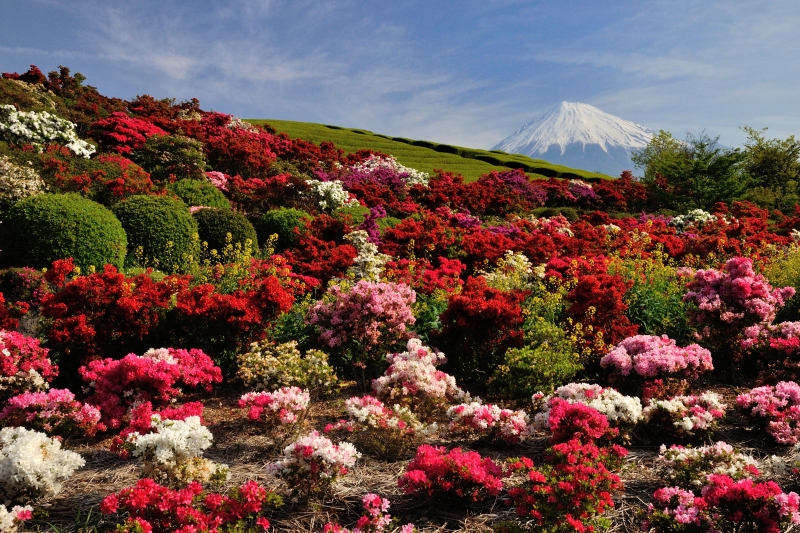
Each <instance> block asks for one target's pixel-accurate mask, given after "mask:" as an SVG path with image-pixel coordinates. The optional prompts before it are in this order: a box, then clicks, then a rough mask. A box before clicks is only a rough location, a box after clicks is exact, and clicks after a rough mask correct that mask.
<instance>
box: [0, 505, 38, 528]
mask: <svg viewBox="0 0 800 533" xmlns="http://www.w3.org/2000/svg"><path fill="white" fill-rule="evenodd" d="M32 517H33V507H31V506H30V505H26V506H25V507H22V506H20V505H15V506H14V507H12V508H11V510H10V511H9V510H8V509H6V506H5V505H3V504H0V533H16V531H17V530H18V529H19V526H20V525H22V523H23V522H24V521H25V520H30V519H31V518H32Z"/></svg>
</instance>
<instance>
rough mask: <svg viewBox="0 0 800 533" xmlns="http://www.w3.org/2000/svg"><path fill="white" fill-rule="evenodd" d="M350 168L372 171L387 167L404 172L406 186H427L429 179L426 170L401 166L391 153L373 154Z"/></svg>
mask: <svg viewBox="0 0 800 533" xmlns="http://www.w3.org/2000/svg"><path fill="white" fill-rule="evenodd" d="M350 168H352V169H353V170H357V171H360V172H373V171H375V170H378V169H380V168H387V169H389V170H393V171H394V172H397V173H398V174H406V178H405V180H404V181H405V183H406V185H407V186H408V187H411V186H413V185H422V186H423V187H427V186H428V183H429V182H430V179H431V175H430V174H428V173H427V172H420V171H419V170H416V169H413V168H410V167H406V166H403V165H401V164H400V163H398V162H397V159H395V158H394V156H391V155H390V156H386V157H382V156H378V155H374V154H373V155H370V156H369V157H368V158H366V159H365V160H364V161H362V162H361V163H358V164H356V165H353V166H352V167H350Z"/></svg>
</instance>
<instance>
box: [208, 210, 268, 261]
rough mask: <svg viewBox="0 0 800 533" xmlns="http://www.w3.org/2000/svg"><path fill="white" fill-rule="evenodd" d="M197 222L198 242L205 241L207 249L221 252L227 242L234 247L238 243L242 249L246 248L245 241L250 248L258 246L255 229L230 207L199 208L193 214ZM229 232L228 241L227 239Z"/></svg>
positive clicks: (253, 248)
mask: <svg viewBox="0 0 800 533" xmlns="http://www.w3.org/2000/svg"><path fill="white" fill-rule="evenodd" d="M193 216H194V219H195V221H196V222H197V233H198V234H199V235H200V242H201V243H202V242H207V243H208V249H209V250H217V251H218V252H222V251H223V250H224V249H225V247H226V246H227V245H228V244H231V245H233V246H234V247H235V246H236V245H237V244H238V245H240V246H241V249H242V250H245V249H246V246H247V241H250V242H249V248H250V250H255V249H256V247H257V246H258V237H257V236H256V230H255V228H253V225H252V224H250V221H249V220H247V218H246V217H245V216H244V215H243V214H241V213H234V212H233V211H231V210H230V209H219V208H214V207H209V208H206V209H200V210H199V211H197V212H195V214H194V215H193ZM228 234H230V236H231V237H230V241H228Z"/></svg>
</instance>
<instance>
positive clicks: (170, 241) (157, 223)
mask: <svg viewBox="0 0 800 533" xmlns="http://www.w3.org/2000/svg"><path fill="white" fill-rule="evenodd" d="M113 209H114V214H115V215H117V218H118V219H119V221H120V222H121V223H122V227H123V228H125V232H126V233H127V234H128V244H129V247H130V250H131V254H133V256H134V257H135V258H136V259H138V261H139V263H140V265H141V266H152V267H154V268H157V269H159V270H161V271H163V272H168V273H172V272H185V271H187V270H188V268H189V266H190V265H191V264H192V262H193V260H196V259H197V255H198V253H199V247H198V240H197V223H196V222H195V220H194V218H193V217H192V215H191V213H189V209H188V208H187V207H186V204H184V203H183V202H182V201H180V200H176V199H174V198H169V197H167V196H145V195H138V196H131V197H130V198H128V199H127V200H125V201H123V202H120V203H118V204H117V205H115V206H114V208H113Z"/></svg>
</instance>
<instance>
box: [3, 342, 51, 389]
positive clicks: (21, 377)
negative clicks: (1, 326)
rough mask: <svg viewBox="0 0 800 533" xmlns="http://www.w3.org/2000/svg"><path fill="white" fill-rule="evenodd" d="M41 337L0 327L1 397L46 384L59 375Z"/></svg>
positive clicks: (45, 385) (43, 386) (41, 387)
mask: <svg viewBox="0 0 800 533" xmlns="http://www.w3.org/2000/svg"><path fill="white" fill-rule="evenodd" d="M48 354H49V350H48V349H47V348H43V347H41V346H40V345H39V339H35V338H33V337H26V336H25V335H22V334H21V333H17V332H16V331H6V330H0V400H2V401H4V400H7V399H8V398H10V397H12V396H16V395H19V394H22V393H25V392H29V391H37V390H42V389H45V388H47V386H48V383H50V382H51V381H52V380H53V378H55V377H56V376H57V375H58V367H57V366H56V365H54V364H52V363H51V362H50V359H49V358H48Z"/></svg>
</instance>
